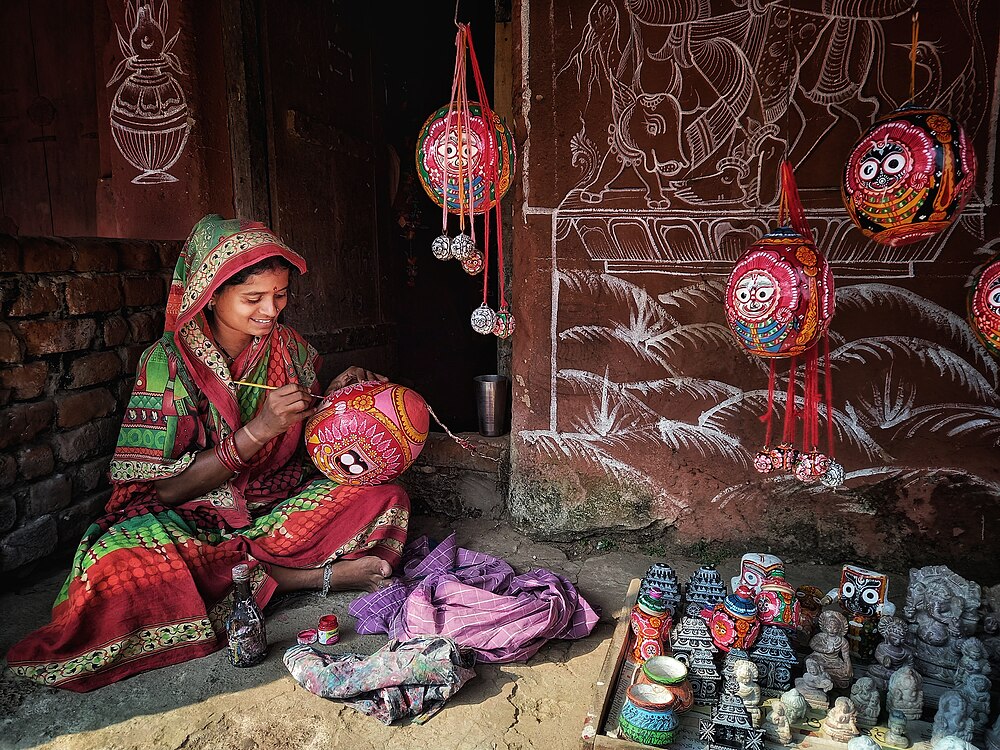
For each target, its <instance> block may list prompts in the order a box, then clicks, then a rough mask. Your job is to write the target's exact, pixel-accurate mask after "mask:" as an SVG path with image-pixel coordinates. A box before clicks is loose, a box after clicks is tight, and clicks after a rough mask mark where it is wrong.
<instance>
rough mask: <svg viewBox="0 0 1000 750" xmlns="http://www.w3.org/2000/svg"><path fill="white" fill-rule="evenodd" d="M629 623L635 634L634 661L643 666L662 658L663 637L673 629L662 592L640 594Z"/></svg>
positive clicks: (651, 591)
mask: <svg viewBox="0 0 1000 750" xmlns="http://www.w3.org/2000/svg"><path fill="white" fill-rule="evenodd" d="M629 621H630V624H631V626H632V632H633V633H634V634H635V646H634V647H633V648H632V661H634V662H635V663H636V664H642V663H643V662H644V661H646V659H649V658H651V657H654V656H662V655H663V653H664V648H663V636H664V634H665V633H669V632H670V628H671V627H673V622H672V621H671V619H670V612H669V611H668V610H667V604H666V602H664V601H663V595H662V592H661V591H660V590H659V589H649V590H648V591H646V592H645V593H643V594H640V595H639V599H638V601H636V603H635V606H633V607H632V612H631V614H630V615H629Z"/></svg>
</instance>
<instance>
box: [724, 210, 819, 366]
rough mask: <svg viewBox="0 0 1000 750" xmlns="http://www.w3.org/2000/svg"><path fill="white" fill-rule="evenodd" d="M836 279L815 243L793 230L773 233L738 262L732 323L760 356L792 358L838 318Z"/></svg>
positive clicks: (730, 290)
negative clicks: (835, 304) (834, 284)
mask: <svg viewBox="0 0 1000 750" xmlns="http://www.w3.org/2000/svg"><path fill="white" fill-rule="evenodd" d="M833 306H834V292H833V274H832V273H831V272H830V265H829V264H828V263H827V262H826V258H824V257H823V254H822V253H820V252H819V250H817V249H816V246H815V245H814V244H813V243H812V240H810V239H806V238H805V237H803V236H802V235H801V234H799V233H798V232H796V231H795V230H793V229H791V228H789V227H782V228H780V229H777V230H775V231H774V232H769V233H768V234H765V235H764V236H763V237H761V238H760V239H759V240H758V241H757V242H755V243H754V244H753V245H751V246H750V247H749V248H748V249H747V251H746V252H745V253H743V255H742V257H740V259H739V260H738V261H737V262H736V267H735V268H734V269H733V272H732V273H731V274H730V275H729V283H728V285H727V286H726V319H727V320H728V322H729V327H730V329H731V330H732V331H733V333H734V334H735V335H736V338H737V340H738V341H739V342H740V344H741V345H742V346H743V347H744V348H745V349H746V350H747V351H749V352H750V353H751V354H756V355H758V356H760V357H791V356H794V355H797V354H801V353H802V352H804V351H806V350H807V349H809V348H810V347H811V346H813V345H814V344H816V342H817V341H819V339H820V337H821V336H822V335H823V334H824V333H825V332H826V331H827V329H828V328H829V326H830V319H831V318H832V317H833Z"/></svg>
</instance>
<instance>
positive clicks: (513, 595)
mask: <svg viewBox="0 0 1000 750" xmlns="http://www.w3.org/2000/svg"><path fill="white" fill-rule="evenodd" d="M402 569H403V575H402V577H400V578H396V579H394V580H393V582H392V583H391V584H390V585H389V586H388V587H386V588H384V589H382V590H381V591H375V592H373V593H371V594H365V595H364V596H361V597H358V598H357V599H355V600H354V601H353V602H351V606H350V608H349V610H348V611H349V612H350V613H351V615H353V616H354V617H356V618H357V619H358V622H357V632H358V633H362V634H365V633H388V634H389V637H391V638H398V639H402V640H405V639H408V638H413V637H414V636H417V635H443V636H447V637H449V638H452V639H454V640H455V642H456V643H458V644H459V645H461V646H463V647H466V648H469V649H472V650H473V651H474V652H475V653H476V657H477V658H478V659H479V661H483V662H510V661H523V660H526V659H529V658H530V657H531V656H532V655H534V653H535V652H536V651H538V649H539V648H541V647H542V645H543V644H545V643H546V642H547V641H549V640H551V639H553V638H583V637H584V636H586V635H589V634H590V632H591V631H592V630H593V629H594V626H595V625H596V624H597V620H598V613H597V612H595V611H594V608H593V607H591V606H590V604H588V603H587V600H586V599H584V598H583V597H582V596H580V594H579V592H578V591H577V590H576V588H574V586H573V584H572V583H570V582H569V581H568V580H566V579H565V578H563V577H562V576H561V575H558V574H557V573H553V572H552V571H550V570H543V569H541V568H538V569H536V570H531V571H529V572H527V573H522V574H521V575H515V574H514V569H513V568H511V567H510V565H508V564H507V563H506V562H505V561H504V560H501V559H499V558H497V557H493V556H491V555H487V554H485V553H483V552H475V551H473V550H467V549H462V548H461V547H459V546H458V543H457V542H456V540H455V535H454V534H452V535H451V536H449V537H448V538H447V539H445V540H444V541H443V542H441V543H440V544H439V545H438V546H437V547H435V548H434V549H433V550H431V549H430V546H429V543H428V541H427V537H420V538H419V539H414V540H413V541H412V542H410V543H409V544H407V545H406V550H405V551H404V553H403V563H402Z"/></svg>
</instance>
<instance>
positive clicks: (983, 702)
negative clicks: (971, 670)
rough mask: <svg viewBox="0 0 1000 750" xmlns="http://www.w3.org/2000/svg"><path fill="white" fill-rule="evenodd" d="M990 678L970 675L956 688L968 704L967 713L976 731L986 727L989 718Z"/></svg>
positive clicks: (982, 675) (981, 675)
mask: <svg viewBox="0 0 1000 750" xmlns="http://www.w3.org/2000/svg"><path fill="white" fill-rule="evenodd" d="M991 687H992V685H991V684H990V678H989V677H987V676H986V675H984V674H970V675H969V676H968V677H966V678H965V682H964V683H963V684H962V685H960V686H959V687H958V692H960V693H961V694H962V696H963V697H964V698H965V700H967V701H968V702H969V713H970V715H971V716H972V724H973V726H974V727H975V728H976V730H977V731H978V730H980V729H983V728H985V727H986V724H987V722H988V721H989V716H990V697H991V696H990V689H991Z"/></svg>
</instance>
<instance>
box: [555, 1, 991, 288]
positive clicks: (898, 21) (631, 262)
mask: <svg viewBox="0 0 1000 750" xmlns="http://www.w3.org/2000/svg"><path fill="white" fill-rule="evenodd" d="M915 3H916V0H859V1H858V2H851V3H844V2H832V1H830V2H818V1H817V0H792V1H791V3H789V2H787V0H711V1H710V0H699V1H698V2H680V0H665V1H664V2H648V1H647V0H597V1H596V2H594V3H593V5H591V7H590V10H589V13H588V15H587V19H586V22H585V24H584V25H583V28H582V30H580V31H579V32H578V35H579V36H578V42H577V44H576V46H575V48H574V49H573V51H572V53H571V54H570V55H569V58H568V59H567V60H566V61H565V63H564V65H563V67H562V68H561V69H560V70H559V71H557V72H556V74H555V78H556V83H557V85H558V86H573V87H576V88H578V90H579V91H580V92H581V93H582V94H583V97H582V98H583V100H584V101H585V102H587V104H586V105H585V106H584V108H583V110H582V111H581V112H579V116H578V117H579V129H578V130H577V132H576V133H575V134H574V135H573V136H572V138H571V140H570V144H569V147H570V153H569V154H568V156H569V161H570V162H571V163H572V164H573V166H574V167H576V168H577V169H578V170H579V179H578V181H577V183H576V185H575V186H574V187H573V188H572V189H571V190H570V191H569V192H568V193H567V194H566V196H565V198H564V199H563V200H562V202H561V204H560V205H559V209H558V213H557V216H558V221H559V223H560V225H561V226H560V227H559V232H560V233H566V232H573V233H575V234H577V235H578V236H579V238H580V240H581V242H582V243H583V246H584V248H585V249H586V252H587V254H588V256H589V257H590V258H591V259H592V260H594V261H596V262H599V263H601V264H603V266H604V267H605V269H606V270H608V271H613V272H621V273H626V272H637V271H648V270H652V269H655V270H656V272H658V273H665V274H676V275H690V274H692V273H697V274H703V273H718V274H722V273H728V271H729V269H730V268H731V266H732V263H733V262H734V261H735V260H736V258H737V257H738V256H739V255H740V254H741V253H742V251H743V249H744V248H745V247H746V246H747V245H748V244H749V243H750V242H751V241H753V240H754V239H755V238H756V237H759V236H760V235H761V234H762V233H764V232H765V231H767V229H768V227H769V222H770V221H771V219H772V217H773V215H774V211H772V210H767V209H769V208H771V207H774V206H775V205H776V200H777V184H776V175H777V165H778V163H779V161H780V159H781V158H782V156H784V155H786V154H787V156H788V157H789V158H790V159H791V161H792V163H793V164H794V166H795V167H796V170H797V172H798V175H799V182H800V188H802V187H803V185H806V187H805V188H804V189H803V198H804V200H805V202H806V205H807V206H808V207H809V219H810V222H811V224H812V226H813V229H814V231H815V233H816V238H817V244H818V246H819V248H820V249H821V250H822V251H823V252H824V253H825V254H826V255H827V257H828V259H829V260H830V261H831V263H832V264H833V269H834V273H835V274H836V275H837V277H838V278H841V279H843V278H876V277H877V278H885V277H886V276H900V277H912V276H913V275H914V274H915V273H916V272H917V269H918V268H919V267H921V266H926V264H930V263H932V262H934V261H935V260H937V259H938V257H939V256H940V254H941V251H942V248H943V247H944V246H945V244H946V243H947V242H948V240H949V238H950V236H951V235H952V233H953V232H955V231H956V229H957V228H958V225H959V224H961V225H964V227H965V228H966V229H967V230H968V231H970V232H971V233H973V234H977V235H980V236H981V232H982V229H981V225H982V219H983V213H984V205H989V204H991V203H992V182H993V171H994V167H995V162H996V138H995V137H990V138H989V139H988V143H989V153H987V154H982V153H980V154H979V157H980V160H981V162H980V163H981V164H983V165H984V167H985V171H986V185H987V186H988V187H987V193H986V194H985V195H977V196H974V197H973V200H972V201H971V202H970V205H969V206H967V208H966V210H965V212H964V214H963V217H962V220H961V222H959V223H957V224H956V225H953V226H952V227H951V228H950V229H949V230H948V231H946V232H944V233H942V234H940V235H938V236H937V237H935V238H933V239H931V240H930V241H927V242H924V243H921V244H919V245H915V246H908V247H907V248H905V249H902V250H900V249H892V248H887V247H883V246H880V245H876V244H874V243H871V242H869V241H868V240H867V239H866V238H865V237H864V236H862V235H861V234H860V233H858V232H857V231H855V230H854V228H853V225H852V224H851V222H850V221H849V219H848V218H847V215H846V213H845V212H844V210H843V208H842V206H841V205H840V202H839V196H838V191H837V190H836V181H837V179H839V175H835V176H833V179H832V180H830V181H829V182H828V184H827V185H824V186H822V187H816V188H812V189H810V188H809V187H808V184H809V182H810V180H809V178H808V175H809V173H810V170H811V169H813V167H814V166H815V165H817V164H821V163H823V162H824V161H826V160H827V159H828V158H829V156H830V151H831V150H832V149H834V148H835V147H836V148H841V149H842V148H843V146H842V145H841V144H842V143H843V142H844V141H845V139H848V142H850V141H853V140H854V139H856V138H857V136H859V135H860V133H861V132H862V131H863V130H864V129H865V128H867V127H868V125H869V124H870V123H871V122H872V120H873V118H874V116H875V115H876V114H877V113H878V112H879V111H881V114H885V113H887V112H888V111H891V110H892V109H894V108H896V107H898V106H900V105H902V104H904V103H905V100H906V99H907V97H908V95H909V86H908V83H907V79H908V77H909V76H908V72H909V71H908V66H906V67H907V75H906V76H901V75H900V74H899V68H900V67H901V66H899V65H896V72H895V75H894V76H892V79H893V80H892V83H891V84H890V82H888V81H887V80H886V79H887V77H889V76H887V66H888V65H890V64H891V62H892V61H895V62H899V61H902V62H904V63H905V61H906V57H907V55H908V49H906V50H902V51H901V50H900V49H899V48H900V47H903V46H904V45H903V44H902V42H903V38H902V36H900V38H899V39H893V40H890V39H887V37H886V34H885V30H884V29H885V26H886V24H893V23H894V24H895V25H894V26H893V27H892V28H893V29H895V30H896V31H897V32H898V31H899V30H901V29H902V30H903V31H905V32H908V31H909V19H910V14H911V11H912V9H913V7H914V5H915ZM949 5H950V6H951V10H950V13H949V18H950V19H953V20H954V21H955V23H956V25H957V26H958V27H959V28H961V29H962V30H963V31H964V32H965V34H966V40H965V44H964V45H963V46H962V48H960V49H954V48H953V49H949V50H948V51H947V55H945V54H944V51H943V50H942V49H941V44H940V42H939V41H938V40H937V35H936V32H935V30H934V29H933V28H929V29H925V35H924V37H923V40H922V41H921V42H920V45H919V47H918V50H917V61H918V74H917V76H916V81H917V82H918V91H917V96H916V101H918V102H919V103H920V104H921V105H925V106H934V107H940V108H943V109H945V110H946V111H948V112H950V113H952V114H953V115H954V116H956V117H957V118H958V120H959V121H960V122H962V123H963V124H964V126H965V128H966V130H967V132H969V134H970V137H972V138H973V139H974V140H975V139H977V138H979V137H981V136H985V135H986V133H985V129H987V128H988V123H989V122H990V120H989V118H988V117H987V114H988V109H987V107H984V106H983V103H984V101H986V100H988V99H994V100H995V93H994V95H993V96H992V97H991V96H990V93H991V89H994V90H995V88H996V81H995V78H994V75H993V73H994V67H995V62H996V60H995V59H991V60H988V59H987V53H986V48H985V45H984V43H983V39H982V35H981V31H980V29H981V27H982V24H981V23H980V19H979V5H980V0H952V3H950V4H949ZM905 41H906V43H907V44H906V45H905V46H906V47H908V43H909V34H908V33H907V34H906V37H905ZM984 95H985V96H984ZM880 105H881V107H880ZM991 135H995V133H991ZM982 141H983V142H986V141H987V139H986V138H985V137H982ZM842 159H843V157H841V158H840V161H841V162H842ZM827 176H829V175H827ZM831 184H832V185H833V187H834V189H833V190H831V189H830V185H831ZM639 205H645V207H646V208H644V209H642V210H638V209H637V208H636V207H637V206H639ZM562 225H565V226H562Z"/></svg>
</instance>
